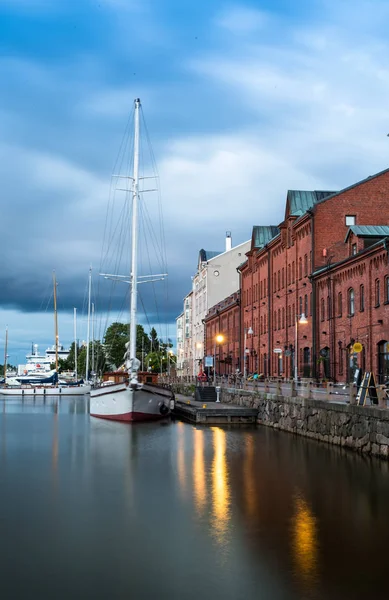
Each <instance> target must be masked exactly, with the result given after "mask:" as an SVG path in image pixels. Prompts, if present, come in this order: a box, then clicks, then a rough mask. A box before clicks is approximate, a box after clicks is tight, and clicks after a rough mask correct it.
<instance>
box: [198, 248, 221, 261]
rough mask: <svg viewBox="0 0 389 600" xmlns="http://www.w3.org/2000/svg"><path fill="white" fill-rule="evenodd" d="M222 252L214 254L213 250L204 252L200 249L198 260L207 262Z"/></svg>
mask: <svg viewBox="0 0 389 600" xmlns="http://www.w3.org/2000/svg"><path fill="white" fill-rule="evenodd" d="M219 254H222V252H220V251H219V252H214V251H213V250H204V249H203V248H201V250H200V260H201V262H207V260H211V258H215V256H219Z"/></svg>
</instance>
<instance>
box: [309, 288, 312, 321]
mask: <svg viewBox="0 0 389 600" xmlns="http://www.w3.org/2000/svg"><path fill="white" fill-rule="evenodd" d="M309 314H310V315H311V317H312V292H310V294H309Z"/></svg>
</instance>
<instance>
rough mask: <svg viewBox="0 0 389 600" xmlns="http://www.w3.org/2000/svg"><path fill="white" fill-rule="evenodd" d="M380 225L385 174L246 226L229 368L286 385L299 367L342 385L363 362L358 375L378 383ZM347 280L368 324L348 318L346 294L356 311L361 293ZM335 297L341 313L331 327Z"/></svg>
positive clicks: (383, 229) (291, 194)
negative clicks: (235, 365)
mask: <svg viewBox="0 0 389 600" xmlns="http://www.w3.org/2000/svg"><path fill="white" fill-rule="evenodd" d="M388 225H389V170H386V171H383V172H381V173H378V174H377V175H374V176H372V177H369V178H367V179H365V180H363V181H361V182H359V183H357V184H355V185H353V186H350V187H349V188H346V189H344V190H342V191H340V192H333V191H332V192H331V191H326V192H324V191H323V192H322V191H320V192H317V191H313V192H312V191H298V190H289V191H288V193H287V198H286V209H285V217H284V220H283V221H282V222H281V224H280V225H279V228H278V229H277V228H275V227H268V228H266V227H264V226H258V227H254V228H253V235H252V239H251V245H250V249H249V250H248V252H247V254H246V261H245V262H244V263H243V264H242V265H241V266H240V273H241V282H240V291H241V294H240V319H241V327H240V345H239V356H235V357H234V358H233V360H235V362H238V358H239V364H240V367H241V370H242V371H243V370H244V369H243V368H242V367H244V365H245V366H246V370H247V372H255V371H257V372H258V373H263V374H264V375H273V376H277V375H278V376H282V377H292V376H294V374H295V369H296V368H297V372H298V376H300V377H302V376H305V377H317V376H325V377H330V378H331V379H334V380H341V381H342V380H347V378H349V377H350V373H351V372H352V371H353V370H354V368H352V369H351V368H350V364H351V365H354V366H355V364H359V363H360V362H361V361H362V360H363V361H364V365H363V366H364V368H366V369H367V370H369V369H370V370H373V371H374V372H375V373H381V377H383V376H384V372H386V371H385V369H386V366H385V365H386V355H387V354H388V352H387V350H388V346H387V344H388V330H389V314H388V310H389V309H388V305H385V304H383V302H384V301H383V300H381V298H384V291H383V290H384V289H386V288H385V286H386V285H387V279H386V276H387V271H388V266H387V258H386V262H385V252H386V250H385V248H386V245H385V244H386V241H385V240H386V237H387V236H388V235H389V230H388V229H387V227H388ZM366 228H367V229H366ZM368 232H370V234H369V235H368ZM374 253H378V254H377V255H376V254H374ZM386 254H387V253H386ZM351 264H352V265H353V266H352V267H351V266H348V265H351ZM346 273H348V275H346ZM348 277H351V278H356V279H360V281H359V283H358V286H360V285H363V286H364V288H363V289H364V296H363V302H364V306H365V307H366V308H365V309H364V311H363V312H364V315H370V314H371V315H372V316H371V319H372V321H371V324H370V322H369V323H366V322H364V316H363V315H361V316H360V317H358V318H356V316H357V315H356V314H355V313H354V315H352V316H351V317H348V316H347V314H348V313H347V314H346V298H350V294H351V292H350V291H349V290H351V289H353V290H354V302H355V301H356V300H355V298H356V297H357V293H360V292H358V290H360V289H361V288H359V287H358V290H357V287H356V286H357V282H356V281H355V282H354V283H355V285H354V284H353V285H351V280H348V279H347V278H348ZM366 278H367V279H369V278H370V279H369V281H366ZM362 280H363V281H362ZM376 281H377V282H378V283H377V284H376V283H374V282H376ZM329 282H330V283H329ZM329 285H331V286H332V288H331V289H332V292H331V294H328V286H329ZM374 285H377V286H378V288H379V297H380V303H379V306H378V305H377V306H376V305H373V303H374V298H375V295H376V296H377V297H378V292H375V288H374ZM347 286H348V287H347ZM354 288H355V289H354ZM339 294H341V297H342V303H344V308H342V313H341V314H342V316H341V317H339V318H338V319H337V320H336V318H335V315H336V311H335V304H334V303H335V295H337V298H340V296H339ZM351 299H352V294H351ZM350 301H351V300H350ZM323 302H324V312H322V311H323ZM338 302H339V303H341V301H340V300H338ZM339 306H340V304H339ZM326 307H327V308H326ZM302 315H304V316H305V317H306V318H305V319H303V320H302V319H301V316H302ZM323 315H324V319H323V320H322V318H323ZM327 315H330V318H329V320H327ZM365 318H366V317H365ZM369 318H370V317H369ZM374 319H375V320H376V322H375V321H374ZM300 321H304V322H300ZM327 321H328V322H327ZM211 323H212V319H207V338H208V335H210V336H212V335H213V333H212V332H213V329H211ZM323 323H325V325H326V326H325V327H324V326H323ZM367 325H368V327H366V326H367ZM362 327H365V329H366V330H368V332H369V333H368V338H366V340H368V341H366V344H365V345H364V351H363V352H362V354H361V356H360V357H357V359H356V358H355V356H354V357H351V358H350V357H349V356H348V355H347V361H348V365H349V367H348V368H347V369H346V366H345V362H346V351H348V352H349V350H350V348H352V345H353V342H352V341H353V340H357V339H359V338H360V337H361V336H362V332H363V329H362ZM357 330H358V334H357ZM373 331H374V333H373ZM323 332H324V333H323ZM341 332H342V333H341ZM220 333H221V334H223V333H224V332H223V331H221V332H220ZM338 334H339V335H338ZM365 335H367V333H366V332H365ZM342 336H343V337H342ZM227 337H228V336H227ZM207 343H208V342H207ZM340 343H341V346H340ZM340 347H341V348H342V352H343V353H344V354H342V356H344V358H342V359H339V348H340ZM353 354H355V353H353ZM336 357H337V358H336ZM351 361H352V362H351ZM357 361H358V362H357Z"/></svg>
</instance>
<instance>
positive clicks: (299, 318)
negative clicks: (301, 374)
mask: <svg viewBox="0 0 389 600" xmlns="http://www.w3.org/2000/svg"><path fill="white" fill-rule="evenodd" d="M307 323H308V319H307V317H306V316H305V314H304V313H301V315H296V324H295V341H294V380H295V382H296V383H297V379H298V366H297V357H298V336H297V334H298V326H299V324H300V325H307Z"/></svg>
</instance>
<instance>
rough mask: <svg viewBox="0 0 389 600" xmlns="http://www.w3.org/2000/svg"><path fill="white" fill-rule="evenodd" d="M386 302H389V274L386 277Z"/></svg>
mask: <svg viewBox="0 0 389 600" xmlns="http://www.w3.org/2000/svg"><path fill="white" fill-rule="evenodd" d="M385 302H389V276H388V275H387V276H386V277H385Z"/></svg>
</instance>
